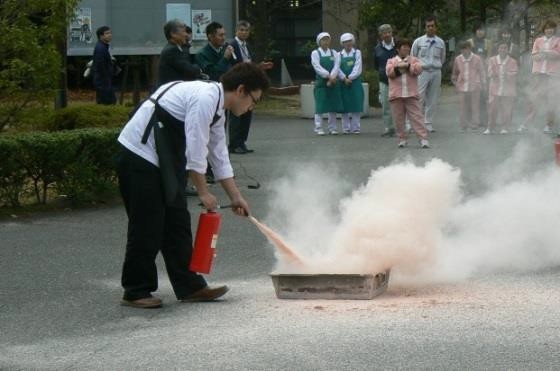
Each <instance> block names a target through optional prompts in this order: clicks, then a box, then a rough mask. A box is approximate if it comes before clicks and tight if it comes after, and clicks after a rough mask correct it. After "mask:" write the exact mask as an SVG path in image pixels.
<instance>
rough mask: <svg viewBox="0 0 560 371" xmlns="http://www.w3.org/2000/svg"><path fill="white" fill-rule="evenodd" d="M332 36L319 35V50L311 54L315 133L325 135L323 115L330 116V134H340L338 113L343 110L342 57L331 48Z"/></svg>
mask: <svg viewBox="0 0 560 371" xmlns="http://www.w3.org/2000/svg"><path fill="white" fill-rule="evenodd" d="M330 44H331V36H330V35H329V34H328V32H321V33H320V34H319V35H317V46H319V47H318V48H317V49H315V50H313V52H312V53H311V65H312V66H313V69H314V70H315V73H316V78H315V87H314V89H313V95H314V97H315V133H317V135H325V131H324V130H323V123H322V121H323V119H322V116H323V113H328V114H329V119H328V124H329V134H332V135H335V134H338V131H337V127H336V126H337V125H336V113H337V112H340V111H341V110H342V101H341V98H340V87H339V84H338V71H339V66H340V56H339V54H338V53H337V52H336V51H335V50H332V49H330V48H329V46H330Z"/></svg>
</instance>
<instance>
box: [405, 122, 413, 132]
mask: <svg viewBox="0 0 560 371" xmlns="http://www.w3.org/2000/svg"><path fill="white" fill-rule="evenodd" d="M404 130H406V131H408V132H410V131H412V126H410V124H405V125H404Z"/></svg>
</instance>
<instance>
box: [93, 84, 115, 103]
mask: <svg viewBox="0 0 560 371" xmlns="http://www.w3.org/2000/svg"><path fill="white" fill-rule="evenodd" d="M95 102H96V103H97V104H107V105H110V104H116V103H117V96H116V95H115V90H114V89H113V88H111V87H107V88H96V89H95Z"/></svg>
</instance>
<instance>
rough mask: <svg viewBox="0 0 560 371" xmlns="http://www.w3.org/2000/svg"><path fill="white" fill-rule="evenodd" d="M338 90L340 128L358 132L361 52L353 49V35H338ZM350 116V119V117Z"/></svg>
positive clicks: (348, 131)
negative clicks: (340, 117) (340, 105)
mask: <svg viewBox="0 0 560 371" xmlns="http://www.w3.org/2000/svg"><path fill="white" fill-rule="evenodd" d="M340 45H342V47H343V49H342V50H341V51H340V72H339V73H338V76H339V78H340V81H341V84H340V85H341V87H340V92H341V96H342V130H343V131H344V134H349V133H354V134H360V114H361V113H362V111H363V109H364V90H363V88H362V53H361V52H360V51H359V50H358V49H354V35H352V34H351V33H345V34H343V35H342V36H340ZM350 116H352V119H350Z"/></svg>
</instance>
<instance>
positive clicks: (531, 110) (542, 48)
mask: <svg viewBox="0 0 560 371" xmlns="http://www.w3.org/2000/svg"><path fill="white" fill-rule="evenodd" d="M556 27H557V26H556V22H554V21H551V20H547V21H546V22H544V24H543V26H542V28H541V30H542V33H543V36H541V37H538V38H537V39H536V40H535V42H534V43H533V52H532V53H531V55H532V58H533V69H532V74H531V76H532V77H531V91H532V92H533V94H531V95H530V96H529V97H530V99H529V101H528V102H527V108H528V114H527V118H526V119H525V124H523V125H521V126H520V127H519V129H518V131H519V132H523V131H526V130H527V126H528V125H531V123H533V122H534V121H535V119H536V118H537V108H536V107H543V108H544V109H545V110H546V125H545V127H544V132H545V133H546V134H550V133H552V130H553V126H554V124H555V120H556V116H557V112H556V111H557V108H556V106H557V103H556V100H557V99H558V94H559V93H560V88H559V85H560V38H559V37H557V36H556Z"/></svg>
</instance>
